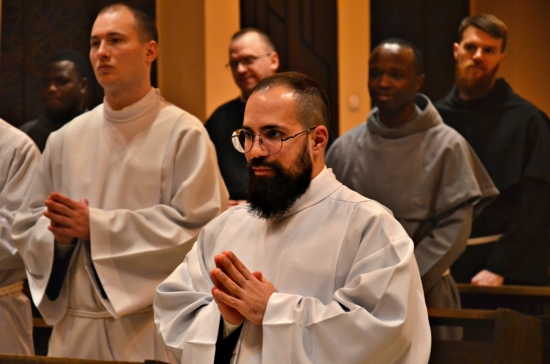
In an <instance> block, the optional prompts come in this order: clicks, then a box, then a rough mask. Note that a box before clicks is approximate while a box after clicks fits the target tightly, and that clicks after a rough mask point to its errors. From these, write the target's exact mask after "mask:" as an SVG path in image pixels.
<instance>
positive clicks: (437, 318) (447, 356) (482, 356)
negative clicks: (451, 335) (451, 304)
mask: <svg viewBox="0 0 550 364" xmlns="http://www.w3.org/2000/svg"><path fill="white" fill-rule="evenodd" d="M428 315H429V318H430V323H431V324H432V325H446V326H459V327H462V328H463V330H464V338H463V340H462V341H445V340H433V341H432V351H431V355H430V361H429V363H430V364H488V363H495V364H497V363H498V364H525V363H529V364H539V363H542V354H541V346H542V339H541V329H540V321H539V320H538V319H536V318H534V317H531V316H528V315H525V314H522V313H519V312H515V311H512V310H509V309H497V310H471V309H461V310H454V309H428Z"/></svg>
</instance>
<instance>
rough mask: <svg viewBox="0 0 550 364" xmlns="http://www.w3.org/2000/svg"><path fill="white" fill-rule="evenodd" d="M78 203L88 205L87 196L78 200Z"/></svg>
mask: <svg viewBox="0 0 550 364" xmlns="http://www.w3.org/2000/svg"><path fill="white" fill-rule="evenodd" d="M78 203H80V204H84V205H86V207H88V206H90V202H89V201H88V199H87V198H83V199H82V200H80V201H79V202H78Z"/></svg>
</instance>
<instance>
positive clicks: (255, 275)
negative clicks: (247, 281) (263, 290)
mask: <svg viewBox="0 0 550 364" xmlns="http://www.w3.org/2000/svg"><path fill="white" fill-rule="evenodd" d="M252 275H253V276H254V277H256V279H257V280H259V281H260V282H262V279H263V277H264V275H263V274H262V272H260V271H259V270H257V271H255V272H252Z"/></svg>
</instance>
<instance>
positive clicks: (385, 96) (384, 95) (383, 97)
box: [374, 93, 394, 101]
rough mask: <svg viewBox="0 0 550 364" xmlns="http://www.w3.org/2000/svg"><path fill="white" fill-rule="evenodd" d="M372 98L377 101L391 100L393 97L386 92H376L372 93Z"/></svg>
mask: <svg viewBox="0 0 550 364" xmlns="http://www.w3.org/2000/svg"><path fill="white" fill-rule="evenodd" d="M374 98H375V99H377V100H379V101H388V100H392V99H393V98H394V95H393V94H387V93H376V94H374Z"/></svg>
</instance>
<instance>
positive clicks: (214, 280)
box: [210, 269, 227, 292]
mask: <svg viewBox="0 0 550 364" xmlns="http://www.w3.org/2000/svg"><path fill="white" fill-rule="evenodd" d="M210 278H212V283H214V286H215V287H216V288H218V289H221V290H223V291H224V292H227V291H226V288H225V286H224V285H223V283H222V282H220V280H219V279H218V277H216V269H212V270H211V271H210Z"/></svg>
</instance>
